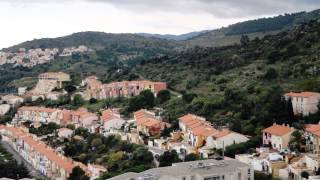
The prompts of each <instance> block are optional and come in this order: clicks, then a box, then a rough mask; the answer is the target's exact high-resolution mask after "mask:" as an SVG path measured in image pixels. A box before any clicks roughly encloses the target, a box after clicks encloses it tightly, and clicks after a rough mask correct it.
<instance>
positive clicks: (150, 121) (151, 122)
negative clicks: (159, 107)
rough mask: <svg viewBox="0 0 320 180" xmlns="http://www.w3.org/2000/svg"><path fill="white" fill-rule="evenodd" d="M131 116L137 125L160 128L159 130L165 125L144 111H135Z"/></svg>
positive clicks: (150, 113)
mask: <svg viewBox="0 0 320 180" xmlns="http://www.w3.org/2000/svg"><path fill="white" fill-rule="evenodd" d="M133 114H134V118H135V120H136V122H137V125H143V126H147V127H161V128H162V127H164V126H165V125H166V123H165V122H162V121H160V120H158V119H156V117H155V115H154V114H153V113H152V112H150V111H147V110H145V109H141V110H139V111H136V112H134V113H133Z"/></svg>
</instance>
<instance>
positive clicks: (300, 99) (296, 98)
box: [284, 92, 320, 116]
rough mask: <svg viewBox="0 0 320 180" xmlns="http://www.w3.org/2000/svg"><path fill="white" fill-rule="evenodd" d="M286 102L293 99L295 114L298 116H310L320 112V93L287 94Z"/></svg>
mask: <svg viewBox="0 0 320 180" xmlns="http://www.w3.org/2000/svg"><path fill="white" fill-rule="evenodd" d="M284 96H285V98H286V100H288V99H291V102H292V107H293V112H294V114H296V115H303V116H308V115H309V114H313V113H316V112H318V104H319V100H320V93H316V92H301V93H293V92H290V93H286V94H285V95H284Z"/></svg>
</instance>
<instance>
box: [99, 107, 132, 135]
mask: <svg viewBox="0 0 320 180" xmlns="http://www.w3.org/2000/svg"><path fill="white" fill-rule="evenodd" d="M100 120H101V123H102V124H103V130H104V132H105V133H108V132H110V131H111V130H115V129H117V130H119V129H121V128H122V127H123V125H124V124H125V123H126V121H125V120H124V119H122V118H121V115H120V113H119V112H118V111H117V110H115V109H107V110H104V111H102V113H101V116H100Z"/></svg>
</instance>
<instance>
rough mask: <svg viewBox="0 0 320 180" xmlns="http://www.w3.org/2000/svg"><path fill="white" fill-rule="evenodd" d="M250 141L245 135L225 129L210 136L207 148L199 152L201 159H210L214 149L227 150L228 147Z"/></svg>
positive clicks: (207, 140)
mask: <svg viewBox="0 0 320 180" xmlns="http://www.w3.org/2000/svg"><path fill="white" fill-rule="evenodd" d="M248 140H249V138H248V137H246V136H245V135H243V134H240V133H236V132H233V131H230V130H229V129H227V128H224V129H222V130H217V131H216V132H215V133H213V134H211V135H210V136H208V137H207V139H206V144H205V146H204V147H202V148H200V150H199V152H200V155H201V157H204V158H208V156H209V155H210V154H211V153H213V150H214V149H225V148H226V147H227V146H230V145H233V144H239V143H243V142H247V141H248Z"/></svg>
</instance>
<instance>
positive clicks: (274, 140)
mask: <svg viewBox="0 0 320 180" xmlns="http://www.w3.org/2000/svg"><path fill="white" fill-rule="evenodd" d="M294 131H295V129H294V128H292V127H290V126H289V125H285V124H283V125H279V124H276V123H274V124H273V125H272V126H270V127H268V128H266V129H264V130H262V137H263V138H262V141H263V144H264V145H270V147H271V148H272V149H276V150H278V151H281V150H284V149H286V148H288V144H289V141H290V137H291V134H292V133H293V132H294Z"/></svg>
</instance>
